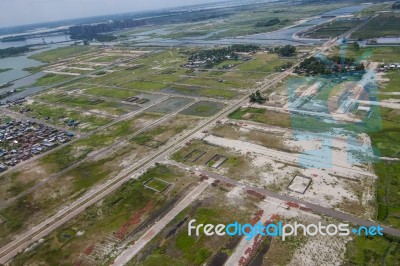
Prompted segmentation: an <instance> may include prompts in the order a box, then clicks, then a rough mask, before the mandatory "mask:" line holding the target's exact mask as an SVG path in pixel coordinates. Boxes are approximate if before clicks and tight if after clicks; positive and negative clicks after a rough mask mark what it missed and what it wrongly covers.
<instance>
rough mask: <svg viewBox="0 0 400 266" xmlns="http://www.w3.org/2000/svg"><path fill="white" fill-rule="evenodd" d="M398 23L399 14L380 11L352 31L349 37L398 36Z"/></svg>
mask: <svg viewBox="0 0 400 266" xmlns="http://www.w3.org/2000/svg"><path fill="white" fill-rule="evenodd" d="M399 25H400V15H399V14H398V13H381V14H379V16H378V17H376V18H374V19H372V20H370V21H369V22H368V23H367V24H366V25H364V26H363V27H361V28H360V29H359V30H357V31H356V32H354V33H353V34H352V35H351V37H352V38H357V39H370V38H378V37H398V36H400V27H399Z"/></svg>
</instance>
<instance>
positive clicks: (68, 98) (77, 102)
mask: <svg viewBox="0 0 400 266" xmlns="http://www.w3.org/2000/svg"><path fill="white" fill-rule="evenodd" d="M37 99H38V100H40V101H42V102H47V103H49V104H53V105H57V104H58V105H60V106H63V107H66V108H68V109H69V108H79V109H81V110H82V111H85V110H87V111H93V110H94V111H96V110H97V111H99V110H100V111H101V112H104V113H106V114H109V115H123V114H126V113H129V112H132V111H134V110H137V109H139V108H138V107H137V106H132V105H128V104H124V103H121V102H119V101H113V100H112V99H110V100H103V99H101V100H100V99H91V98H85V97H84V96H83V95H80V96H79V97H78V96H72V95H64V94H60V93H54V94H50V93H49V94H42V95H41V96H38V97H37Z"/></svg>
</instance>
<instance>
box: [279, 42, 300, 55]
mask: <svg viewBox="0 0 400 266" xmlns="http://www.w3.org/2000/svg"><path fill="white" fill-rule="evenodd" d="M274 52H275V53H277V54H278V55H279V56H282V57H290V56H294V55H295V54H296V47H295V46H293V45H290V44H288V45H285V46H283V47H276V48H274Z"/></svg>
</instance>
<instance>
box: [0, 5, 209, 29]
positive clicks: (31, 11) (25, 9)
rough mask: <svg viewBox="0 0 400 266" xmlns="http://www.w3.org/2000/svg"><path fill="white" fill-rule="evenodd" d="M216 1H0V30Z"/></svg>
mask: <svg viewBox="0 0 400 266" xmlns="http://www.w3.org/2000/svg"><path fill="white" fill-rule="evenodd" d="M210 2H216V0H0V28H3V27H10V26H17V25H24V24H33V23H39V22H50V21H57V20H63V19H71V18H82V17H91V16H98V15H108V14H117V13H128V12H136V11H142V10H152V9H159V8H166V7H174V6H182V5H192V4H202V3H210Z"/></svg>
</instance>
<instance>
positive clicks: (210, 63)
mask: <svg viewBox="0 0 400 266" xmlns="http://www.w3.org/2000/svg"><path fill="white" fill-rule="evenodd" d="M259 49H260V47H259V46H256V45H232V46H229V47H224V48H220V49H210V50H201V51H199V52H194V53H192V54H190V55H189V57H188V60H189V62H192V63H194V62H199V61H200V62H204V63H201V64H199V65H200V66H202V67H204V68H212V67H214V66H215V65H218V64H220V63H222V62H224V61H225V60H227V59H229V60H235V61H237V60H239V54H238V52H246V53H250V52H256V51H258V50H259Z"/></svg>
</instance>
